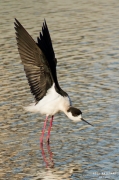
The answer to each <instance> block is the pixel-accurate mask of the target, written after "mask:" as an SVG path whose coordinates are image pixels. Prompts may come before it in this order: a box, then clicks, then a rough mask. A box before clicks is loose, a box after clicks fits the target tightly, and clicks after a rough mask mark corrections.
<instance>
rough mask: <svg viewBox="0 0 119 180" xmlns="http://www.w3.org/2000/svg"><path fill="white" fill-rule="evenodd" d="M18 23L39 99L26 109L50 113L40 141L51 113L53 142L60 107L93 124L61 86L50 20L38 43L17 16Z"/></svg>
mask: <svg viewBox="0 0 119 180" xmlns="http://www.w3.org/2000/svg"><path fill="white" fill-rule="evenodd" d="M14 24H15V30H16V36H17V37H16V39H17V45H18V50H19V54H20V56H21V60H22V63H23V65H24V70H25V73H26V77H27V79H28V83H29V86H30V89H31V92H32V94H33V95H34V97H35V103H33V104H32V105H30V106H28V107H26V108H25V109H26V110H27V111H30V112H39V113H41V114H45V115H46V119H45V122H44V127H43V130H42V135H41V137H40V143H41V144H42V143H43V137H44V133H45V129H46V124H47V121H48V117H49V116H51V120H50V126H49V129H48V134H47V141H48V142H49V138H50V131H51V127H52V122H53V118H54V115H55V114H56V113H57V112H59V111H63V112H64V113H65V114H66V115H67V116H68V118H69V119H71V120H73V121H80V120H82V121H85V122H86V123H88V124H90V123H89V122H87V121H86V120H84V119H83V118H82V112H81V111H80V110H79V109H77V108H74V107H72V104H71V100H70V98H69V96H68V94H67V93H66V92H65V91H63V90H62V89H61V87H60V86H59V83H58V80H57V73H56V65H57V59H56V58H55V53H54V50H53V46H52V41H51V38H50V34H49V30H48V27H47V24H46V21H45V20H44V23H43V27H42V33H40V36H39V37H38V38H37V43H36V42H35V41H34V40H33V39H32V37H31V36H30V35H29V34H28V32H27V31H26V30H25V28H24V27H23V26H22V25H21V24H20V22H19V21H18V20H17V19H15V23H14ZM90 125H92V124H90Z"/></svg>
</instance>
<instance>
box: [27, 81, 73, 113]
mask: <svg viewBox="0 0 119 180" xmlns="http://www.w3.org/2000/svg"><path fill="white" fill-rule="evenodd" d="M69 106H70V99H69V97H63V96H61V95H60V94H58V93H57V92H56V90H55V87H54V84H53V85H52V87H51V88H50V89H49V90H48V91H47V94H46V96H44V97H43V99H41V100H40V101H39V102H38V103H37V104H36V105H35V103H34V104H32V105H30V106H28V107H26V108H25V109H26V110H27V111H30V112H39V113H41V114H45V115H54V114H55V113H57V112H58V111H63V112H64V111H66V110H67V109H68V107H69Z"/></svg>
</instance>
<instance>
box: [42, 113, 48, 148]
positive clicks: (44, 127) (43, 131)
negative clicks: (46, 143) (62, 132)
mask: <svg viewBox="0 0 119 180" xmlns="http://www.w3.org/2000/svg"><path fill="white" fill-rule="evenodd" d="M47 121H48V116H46V119H45V122H44V126H43V130H42V134H41V137H40V144H43V137H44V133H45V129H46V124H47Z"/></svg>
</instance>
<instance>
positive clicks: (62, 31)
mask: <svg viewBox="0 0 119 180" xmlns="http://www.w3.org/2000/svg"><path fill="white" fill-rule="evenodd" d="M15 17H16V18H18V20H19V21H20V22H21V23H22V24H23V26H24V27H25V28H26V29H27V31H28V32H29V33H30V35H31V36H32V37H33V38H34V40H36V39H37V36H38V35H39V32H40V31H41V27H42V23H43V20H44V18H45V19H46V21H47V24H48V27H49V30H50V34H51V37H52V42H53V47H54V49H55V54H56V58H57V59H58V67H57V71H58V79H59V83H60V86H61V87H62V88H63V89H64V90H65V91H66V92H67V93H68V94H69V96H70V97H71V99H72V102H73V105H74V106H75V107H79V108H80V109H81V111H82V112H83V117H84V118H85V119H86V120H88V121H89V122H90V123H92V124H93V125H94V127H91V126H89V125H87V124H85V123H83V122H80V123H73V122H72V121H71V120H69V119H68V118H67V117H66V116H65V115H64V114H62V113H60V114H57V115H56V116H55V119H54V124H53V128H52V132H51V143H50V147H48V146H46V144H44V147H43V148H41V147H40V145H39V136H40V134H41V130H42V126H43V119H44V118H45V117H44V116H42V115H40V114H32V113H27V112H25V111H24V110H23V106H25V105H28V104H30V103H32V102H33V96H32V95H31V93H30V90H29V86H28V83H27V80H26V77H25V73H24V70H23V66H22V64H21V60H20V57H19V54H18V50H17V45H16V39H15V31H14V24H13V22H14V18H15ZM0 163H1V164H0V179H1V180H41V179H47V180H49V179H51V180H64V179H66V180H79V179H82V180H85V179H91V180H92V179H94V180H95V179H111V180H115V179H119V172H118V171H119V1H117V0H108V1H104V0H97V1H95V0H85V1H84V0H66V1H64V0H60V1H58V0H56V1H55V0H51V1H48V0H44V1H43V0H39V1H38V0H21V1H15V0H12V1H10V0H1V1H0ZM47 163H49V164H48V165H47ZM53 164H54V165H53ZM46 165H47V167H46Z"/></svg>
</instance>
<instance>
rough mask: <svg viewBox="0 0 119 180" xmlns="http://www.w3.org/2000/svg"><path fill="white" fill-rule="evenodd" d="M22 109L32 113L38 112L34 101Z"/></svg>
mask: <svg viewBox="0 0 119 180" xmlns="http://www.w3.org/2000/svg"><path fill="white" fill-rule="evenodd" d="M24 110H25V111H29V112H33V113H36V112H38V108H37V106H36V104H35V103H32V104H30V105H29V106H27V107H24Z"/></svg>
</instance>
